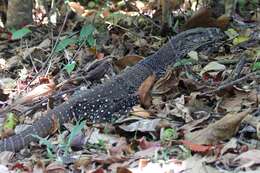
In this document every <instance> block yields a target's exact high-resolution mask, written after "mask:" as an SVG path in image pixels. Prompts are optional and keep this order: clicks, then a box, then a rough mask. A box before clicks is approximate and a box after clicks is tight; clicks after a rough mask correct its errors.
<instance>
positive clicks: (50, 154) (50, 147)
mask: <svg viewBox="0 0 260 173" xmlns="http://www.w3.org/2000/svg"><path fill="white" fill-rule="evenodd" d="M32 137H34V138H37V139H39V143H40V145H45V146H46V147H47V148H46V150H47V153H48V157H49V158H51V159H52V160H53V159H54V154H53V152H52V151H53V150H54V146H53V145H52V144H51V142H50V141H48V140H47V139H45V138H42V137H40V136H38V135H34V134H32Z"/></svg>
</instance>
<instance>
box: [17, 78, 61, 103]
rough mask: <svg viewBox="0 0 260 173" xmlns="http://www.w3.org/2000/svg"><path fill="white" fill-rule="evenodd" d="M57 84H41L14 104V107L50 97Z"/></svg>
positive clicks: (52, 82)
mask: <svg viewBox="0 0 260 173" xmlns="http://www.w3.org/2000/svg"><path fill="white" fill-rule="evenodd" d="M55 86H56V85H55V83H54V81H52V80H51V82H50V83H48V84H41V85H39V86H37V87H36V88H34V89H33V90H32V91H30V92H29V93H27V94H26V95H25V96H23V97H22V98H20V99H18V100H17V101H15V102H14V105H17V104H25V103H31V102H32V101H33V100H35V99H38V98H40V97H43V96H48V95H50V94H51V93H52V92H53V91H54V89H55Z"/></svg>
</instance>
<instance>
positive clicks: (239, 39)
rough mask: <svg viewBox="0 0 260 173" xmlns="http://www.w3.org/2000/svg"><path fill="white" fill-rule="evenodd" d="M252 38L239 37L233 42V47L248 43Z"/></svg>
mask: <svg viewBox="0 0 260 173" xmlns="http://www.w3.org/2000/svg"><path fill="white" fill-rule="evenodd" d="M249 39H250V38H249V37H248V36H238V37H236V38H235V39H234V40H233V45H238V44H239V43H242V42H244V41H248V40H249Z"/></svg>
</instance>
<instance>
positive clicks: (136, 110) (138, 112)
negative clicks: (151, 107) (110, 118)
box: [130, 105, 151, 118]
mask: <svg viewBox="0 0 260 173" xmlns="http://www.w3.org/2000/svg"><path fill="white" fill-rule="evenodd" d="M130 114H131V115H134V116H138V117H142V118H149V117H150V116H151V114H150V112H148V111H146V110H145V109H144V108H142V107H141V106H140V105H139V106H134V107H133V110H132V111H131V112H130Z"/></svg>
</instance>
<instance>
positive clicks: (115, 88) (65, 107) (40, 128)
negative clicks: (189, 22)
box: [0, 28, 224, 151]
mask: <svg viewBox="0 0 260 173" xmlns="http://www.w3.org/2000/svg"><path fill="white" fill-rule="evenodd" d="M223 38H224V34H223V33H222V32H221V31H220V30H219V29H217V28H197V29H192V30H188V31H185V32H182V33H180V34H178V35H176V36H175V37H173V38H172V39H171V40H170V41H169V42H168V43H166V44H165V45H164V46H163V47H162V48H160V49H159V50H158V51H157V52H156V53H155V54H153V55H151V56H149V57H147V58H145V59H144V60H142V61H140V62H139V63H137V64H136V65H134V66H133V67H131V68H128V69H126V70H125V72H123V73H122V74H119V75H117V76H116V77H115V78H114V79H112V80H111V81H109V82H107V83H105V84H102V85H99V86H97V87H94V88H93V89H90V90H87V91H82V92H80V93H79V94H77V95H76V96H74V97H72V98H70V99H69V100H68V101H66V102H64V103H62V104H61V105H59V106H57V107H55V108H54V109H53V110H50V111H48V112H47V114H46V115H45V116H43V117H41V118H40V119H39V120H37V121H36V122H35V123H33V124H32V126H30V127H28V128H27V129H25V130H24V131H23V132H21V133H20V134H16V135H14V136H11V137H9V138H7V139H3V140H1V141H0V151H5V150H8V151H19V150H20V149H22V148H24V147H25V146H27V145H28V144H29V143H30V142H32V141H38V139H37V138H35V137H33V136H32V134H34V135H38V136H40V137H46V136H47V135H49V134H50V133H51V132H52V131H53V129H52V128H53V125H54V122H55V121H57V122H58V124H60V125H62V124H63V123H65V122H68V121H69V120H70V119H73V118H75V119H80V118H84V119H86V120H87V121H89V122H93V123H96V122H109V121H111V119H112V117H113V113H115V112H119V111H125V110H128V109H129V108H131V107H132V106H134V105H136V104H137V103H138V95H137V94H136V91H137V90H138V88H139V86H140V85H141V84H142V83H143V81H144V80H145V79H146V78H147V77H148V76H149V75H151V74H155V75H156V77H157V78H158V77H160V76H161V75H162V74H164V72H165V71H166V68H167V66H169V65H171V64H174V63H175V62H176V61H177V60H178V59H180V58H183V57H185V55H186V54H187V53H188V52H190V51H192V50H195V49H197V48H198V47H200V46H201V45H205V44H211V43H213V42H215V41H218V40H221V39H223Z"/></svg>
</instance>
